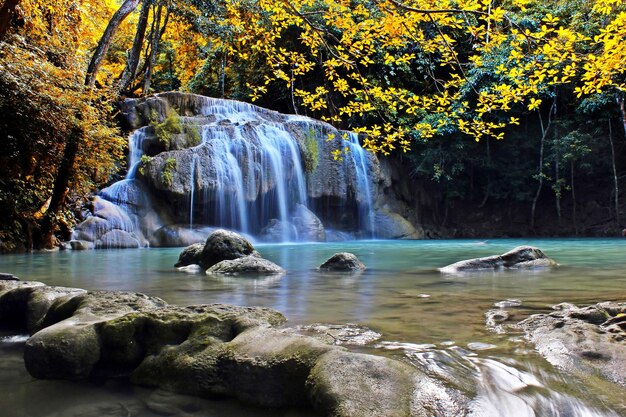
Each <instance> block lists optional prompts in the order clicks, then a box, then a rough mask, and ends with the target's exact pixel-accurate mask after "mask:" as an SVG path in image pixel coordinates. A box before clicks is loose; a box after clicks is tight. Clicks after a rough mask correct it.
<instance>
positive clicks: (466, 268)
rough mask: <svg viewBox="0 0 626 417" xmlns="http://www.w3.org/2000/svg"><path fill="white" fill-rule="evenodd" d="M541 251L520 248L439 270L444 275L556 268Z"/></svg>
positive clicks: (454, 264) (552, 261) (531, 248)
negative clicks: (482, 271)
mask: <svg viewBox="0 0 626 417" xmlns="http://www.w3.org/2000/svg"><path fill="white" fill-rule="evenodd" d="M556 265H557V264H556V262H555V261H554V260H552V259H550V258H548V257H547V256H546V255H545V254H544V253H543V252H542V251H541V250H540V249H538V248H535V247H532V246H518V247H516V248H514V249H512V250H510V251H509V252H506V253H504V254H502V255H493V256H487V257H484V258H474V259H468V260H465V261H459V262H456V263H453V264H451V265H448V266H445V267H443V268H439V271H440V272H442V273H444V274H455V273H460V272H471V271H481V270H500V269H533V268H549V267H553V266H556Z"/></svg>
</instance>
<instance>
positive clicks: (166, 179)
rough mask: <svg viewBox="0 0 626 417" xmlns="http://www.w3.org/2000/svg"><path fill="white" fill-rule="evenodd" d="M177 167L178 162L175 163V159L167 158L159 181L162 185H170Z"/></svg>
mask: <svg viewBox="0 0 626 417" xmlns="http://www.w3.org/2000/svg"><path fill="white" fill-rule="evenodd" d="M177 165H178V162H177V161H176V158H167V159H166V160H165V166H164V167H163V171H162V172H161V181H163V184H165V185H167V186H170V185H172V181H173V180H174V170H175V169H176V166H177Z"/></svg>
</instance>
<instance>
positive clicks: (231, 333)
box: [0, 281, 468, 417]
mask: <svg viewBox="0 0 626 417" xmlns="http://www.w3.org/2000/svg"><path fill="white" fill-rule="evenodd" d="M16 317H23V318H24V320H22V322H21V323H19V324H21V325H23V326H24V327H25V326H26V322H28V321H29V320H26V318H28V317H31V318H35V317H37V320H34V321H33V323H38V326H39V327H41V330H39V331H37V332H36V333H35V334H34V335H33V336H31V337H30V338H29V339H28V341H27V342H26V347H25V353H24V360H25V364H26V369H27V370H28V371H29V372H30V373H31V375H33V376H35V377H38V378H46V379H84V378H90V377H94V376H96V377H102V376H104V377H110V376H115V377H119V376H122V377H130V380H131V382H133V383H135V384H140V385H146V386H151V387H158V388H162V389H165V390H170V391H174V392H179V393H185V394H193V395H198V396H203V397H209V398H215V397H233V398H237V399H239V400H241V401H244V402H247V403H250V404H257V405H262V406H271V407H280V406H288V407H294V406H296V407H307V408H309V407H313V408H315V409H317V410H318V411H321V412H323V413H327V414H329V415H336V416H351V417H360V416H363V417H365V416H372V415H376V416H422V415H429V416H452V415H454V416H457V415H458V416H461V415H466V414H467V413H468V400H467V398H466V397H464V396H463V395H462V394H461V393H460V392H459V391H456V390H453V389H451V388H444V387H443V386H442V384H440V383H439V382H438V381H437V380H434V379H433V378H431V377H429V376H427V375H426V374H424V373H422V372H421V371H419V370H418V369H417V368H413V367H411V366H410V365H407V364H404V363H402V362H400V361H396V360H393V359H389V358H384V357H379V356H374V355H368V354H363V353H354V352H350V351H349V350H347V349H346V348H344V347H341V346H335V345H332V344H329V343H325V342H324V341H321V340H318V339H317V338H314V337H310V336H305V335H300V334H294V333H293V332H289V331H288V330H285V329H281V328H279V327H278V326H280V325H282V324H283V323H284V322H285V318H284V317H283V316H282V314H280V313H279V312H277V311H274V310H271V309H267V308H260V307H237V306H229V305H222V304H213V305H197V306H189V307H179V306H172V305H168V304H166V303H165V302H163V301H162V300H160V299H158V298H154V297H149V296H146V295H143V294H134V293H123V292H108V291H96V292H85V291H83V290H79V289H60V288H55V287H48V286H46V285H44V284H42V283H35V282H20V281H0V330H4V329H5V328H6V326H5V325H6V324H7V323H8V322H9V321H10V320H4V319H10V318H16ZM14 324H15V323H14ZM17 330H18V331H25V328H22V329H17ZM451 399H452V401H451Z"/></svg>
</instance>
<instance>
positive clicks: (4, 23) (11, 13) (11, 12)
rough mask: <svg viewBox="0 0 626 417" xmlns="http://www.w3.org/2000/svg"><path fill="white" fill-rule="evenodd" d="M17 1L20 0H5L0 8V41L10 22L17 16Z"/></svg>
mask: <svg viewBox="0 0 626 417" xmlns="http://www.w3.org/2000/svg"><path fill="white" fill-rule="evenodd" d="M19 3H20V0H6V1H5V2H4V4H3V5H2V8H0V41H1V40H2V39H4V37H5V36H6V34H7V32H8V31H9V28H10V27H11V22H12V21H13V19H14V18H15V17H16V16H17V6H18V4H19Z"/></svg>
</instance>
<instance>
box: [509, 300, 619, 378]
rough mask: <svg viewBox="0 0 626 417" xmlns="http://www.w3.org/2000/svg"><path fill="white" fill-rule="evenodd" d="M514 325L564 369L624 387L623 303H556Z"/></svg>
mask: <svg viewBox="0 0 626 417" xmlns="http://www.w3.org/2000/svg"><path fill="white" fill-rule="evenodd" d="M553 309H555V311H554V312H552V313H549V314H535V315H532V316H530V317H529V318H527V319H526V320H524V321H522V322H520V323H519V324H518V325H517V327H519V328H521V329H522V330H523V331H524V332H526V336H527V338H528V339H529V340H530V341H531V342H533V343H534V344H535V346H536V348H537V350H538V352H539V353H540V354H541V355H542V356H543V357H545V358H546V359H547V360H548V362H550V363H551V364H553V365H554V366H556V367H557V368H560V369H562V370H564V371H566V372H569V373H573V374H578V375H581V374H582V375H583V376H589V375H601V376H602V377H604V378H606V379H608V380H609V381H612V382H615V383H617V384H619V385H621V386H623V387H626V303H616V302H604V303H598V304H595V305H592V306H587V307H581V308H579V307H576V306H575V305H572V304H559V305H556V306H554V307H553Z"/></svg>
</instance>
